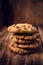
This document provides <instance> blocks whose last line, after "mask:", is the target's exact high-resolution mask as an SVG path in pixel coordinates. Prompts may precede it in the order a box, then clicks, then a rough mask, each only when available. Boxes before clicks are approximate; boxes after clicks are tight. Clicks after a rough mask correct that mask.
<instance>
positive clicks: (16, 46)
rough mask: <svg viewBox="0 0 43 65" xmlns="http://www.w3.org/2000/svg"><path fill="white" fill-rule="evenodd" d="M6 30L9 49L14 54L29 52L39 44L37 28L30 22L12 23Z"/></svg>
mask: <svg viewBox="0 0 43 65" xmlns="http://www.w3.org/2000/svg"><path fill="white" fill-rule="evenodd" d="M8 31H9V32H11V35H10V37H9V40H10V41H9V49H10V50H11V51H12V52H14V53H16V54H29V53H30V52H33V51H34V50H36V49H37V48H39V46H40V45H41V41H40V35H39V32H38V29H37V28H36V27H34V26H32V25H31V24H13V25H11V26H9V27H8Z"/></svg>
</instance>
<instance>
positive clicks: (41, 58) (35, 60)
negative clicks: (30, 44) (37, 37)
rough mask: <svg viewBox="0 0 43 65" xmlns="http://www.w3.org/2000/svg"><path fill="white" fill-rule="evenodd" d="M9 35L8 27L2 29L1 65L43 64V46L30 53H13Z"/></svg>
mask: <svg viewBox="0 0 43 65" xmlns="http://www.w3.org/2000/svg"><path fill="white" fill-rule="evenodd" d="M9 36H10V33H9V32H8V31H7V28H4V29H2V30H1V31H0V65H43V48H42V47H43V46H41V47H40V48H39V50H38V51H37V50H36V52H35V53H31V54H29V55H19V54H13V53H12V52H11V51H10V50H9V49H8V39H9ZM42 45H43V44H42Z"/></svg>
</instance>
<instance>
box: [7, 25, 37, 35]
mask: <svg viewBox="0 0 43 65" xmlns="http://www.w3.org/2000/svg"><path fill="white" fill-rule="evenodd" d="M8 31H9V32H13V33H14V34H15V33H16V34H22V33H23V34H31V33H35V32H37V29H36V28H35V27H33V26H32V25H31V24H16V25H15V24H14V25H12V26H9V27H8Z"/></svg>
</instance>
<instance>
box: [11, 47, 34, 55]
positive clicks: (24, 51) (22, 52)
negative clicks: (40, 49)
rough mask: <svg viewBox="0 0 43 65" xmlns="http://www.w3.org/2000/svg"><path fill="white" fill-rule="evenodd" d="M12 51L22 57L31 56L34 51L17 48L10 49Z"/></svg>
mask: <svg viewBox="0 0 43 65" xmlns="http://www.w3.org/2000/svg"><path fill="white" fill-rule="evenodd" d="M10 51H11V52H13V53H14V54H20V55H23V54H29V53H31V52H33V50H24V49H20V48H17V47H10Z"/></svg>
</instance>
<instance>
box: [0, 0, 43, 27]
mask: <svg viewBox="0 0 43 65" xmlns="http://www.w3.org/2000/svg"><path fill="white" fill-rule="evenodd" d="M24 22H25V23H32V24H34V25H43V0H0V27H2V26H9V25H11V24H13V23H24Z"/></svg>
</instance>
